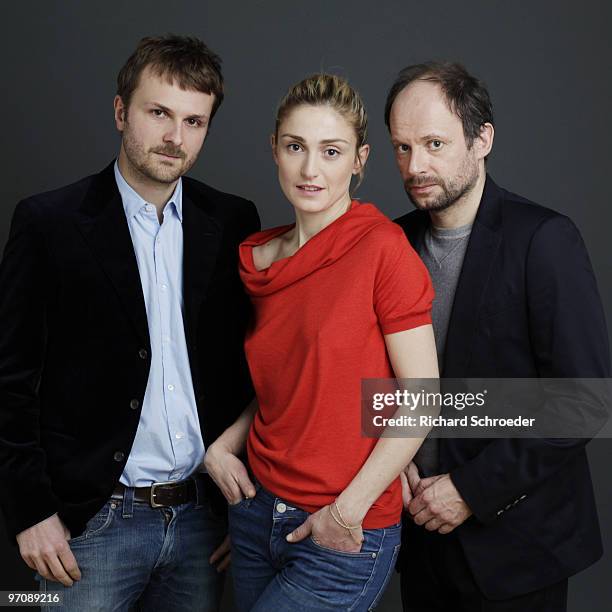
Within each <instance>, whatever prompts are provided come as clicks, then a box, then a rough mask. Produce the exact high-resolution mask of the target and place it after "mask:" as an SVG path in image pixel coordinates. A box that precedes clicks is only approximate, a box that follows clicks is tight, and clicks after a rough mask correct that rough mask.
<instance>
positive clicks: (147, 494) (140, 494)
mask: <svg viewBox="0 0 612 612" xmlns="http://www.w3.org/2000/svg"><path fill="white" fill-rule="evenodd" d="M127 488H128V487H126V486H125V485H122V484H121V483H120V482H118V483H117V485H116V486H115V489H114V491H113V494H112V495H111V498H113V499H123V495H124V493H125V490H126V489H127ZM133 488H134V501H136V502H142V503H145V504H149V505H150V506H151V507H152V508H164V507H166V506H178V505H179V504H186V503H187V502H190V501H195V500H196V496H197V493H196V483H195V481H194V480H193V478H187V479H185V480H179V481H177V482H154V483H153V484H152V485H151V486H150V487H133Z"/></svg>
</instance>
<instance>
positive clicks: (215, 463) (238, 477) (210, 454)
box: [204, 440, 256, 504]
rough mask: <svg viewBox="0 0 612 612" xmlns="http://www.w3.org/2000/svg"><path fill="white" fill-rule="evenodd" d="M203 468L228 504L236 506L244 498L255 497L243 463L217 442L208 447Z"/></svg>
mask: <svg viewBox="0 0 612 612" xmlns="http://www.w3.org/2000/svg"><path fill="white" fill-rule="evenodd" d="M204 467H205V468H206V471H207V472H208V474H209V475H210V477H211V478H212V479H213V480H214V481H215V484H216V485H217V486H218V487H219V489H221V493H223V495H224V497H225V499H226V500H227V502H228V503H229V504H237V503H239V502H240V501H242V499H243V498H244V497H255V493H256V490H255V486H254V485H253V483H252V482H251V479H250V478H249V474H248V472H247V469H246V467H245V465H244V463H242V461H240V459H238V457H236V455H234V454H233V453H232V452H231V451H230V450H229V449H228V448H227V447H226V446H224V445H223V444H222V443H219V440H217V441H216V442H214V443H213V444H211V445H210V446H209V447H208V450H207V451H206V456H205V457H204Z"/></svg>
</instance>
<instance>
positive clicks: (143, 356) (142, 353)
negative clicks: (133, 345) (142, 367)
mask: <svg viewBox="0 0 612 612" xmlns="http://www.w3.org/2000/svg"><path fill="white" fill-rule="evenodd" d="M138 356H139V357H140V358H141V359H146V358H147V357H148V356H149V351H147V349H143V348H141V349H140V350H139V351H138Z"/></svg>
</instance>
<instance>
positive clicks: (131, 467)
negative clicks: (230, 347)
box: [109, 162, 204, 487]
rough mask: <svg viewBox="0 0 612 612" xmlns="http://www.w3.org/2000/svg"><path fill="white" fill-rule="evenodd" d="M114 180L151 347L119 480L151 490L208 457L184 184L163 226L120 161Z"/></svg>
mask: <svg viewBox="0 0 612 612" xmlns="http://www.w3.org/2000/svg"><path fill="white" fill-rule="evenodd" d="M115 179H116V181H117V187H118V188H119V193H120V194H121V199H122V200H123V207H124V209H125V215H126V217H127V222H128V227H129V230H130V236H131V237H132V244H133V245H134V252H135V254H136V261H137V262H138V271H139V273H140V282H141V283H142V292H143V295H144V299H145V306H146V310H147V320H148V325H149V336H150V340H151V369H150V371H149V380H148V383H147V389H146V392H145V397H144V401H143V404H142V412H141V415H140V422H139V424H138V431H137V432H136V439H135V440H134V444H133V446H132V450H131V452H130V456H129V458H128V461H127V464H126V466H125V469H124V470H123V474H122V475H121V479H120V480H121V483H123V484H124V485H126V486H131V487H147V486H150V485H151V483H153V482H166V481H169V480H182V479H183V478H187V476H189V475H190V474H191V473H193V472H194V471H196V470H197V468H198V466H199V465H200V463H201V462H202V459H203V458H204V442H203V440H202V434H201V432H200V424H199V418H198V411H197V406H196V401H195V394H194V391H193V382H192V380H191V370H190V368H189V357H188V355H187V343H186V341H185V329H184V327H183V225H182V223H183V200H182V193H183V184H182V180H181V179H179V181H178V183H177V185H176V188H175V190H174V193H173V194H172V197H171V198H170V200H169V201H168V203H167V204H166V206H165V207H164V210H163V223H162V224H161V225H160V223H159V220H158V218H157V212H156V210H155V206H153V205H152V204H149V203H148V202H146V201H145V200H143V199H142V198H141V197H140V196H139V195H138V194H137V193H136V192H135V191H134V190H133V189H132V188H131V187H130V186H129V185H128V184H127V182H126V181H125V179H124V178H123V176H121V172H120V171H119V167H118V165H117V163H116V162H115ZM109 342H112V339H110V338H109Z"/></svg>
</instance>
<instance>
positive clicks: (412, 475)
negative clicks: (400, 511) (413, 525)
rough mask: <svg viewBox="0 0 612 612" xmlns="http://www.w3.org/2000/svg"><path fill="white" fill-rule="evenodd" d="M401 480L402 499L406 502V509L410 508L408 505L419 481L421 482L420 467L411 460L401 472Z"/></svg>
mask: <svg viewBox="0 0 612 612" xmlns="http://www.w3.org/2000/svg"><path fill="white" fill-rule="evenodd" d="M400 480H401V482H402V501H403V502H404V510H408V506H409V505H410V502H411V501H412V499H413V497H414V494H415V492H416V490H417V487H418V486H419V482H421V477H420V476H419V468H418V467H417V466H416V464H415V463H414V461H411V462H410V463H409V464H408V465H407V466H406V467H405V468H404V469H403V470H402V471H401V472H400Z"/></svg>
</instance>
